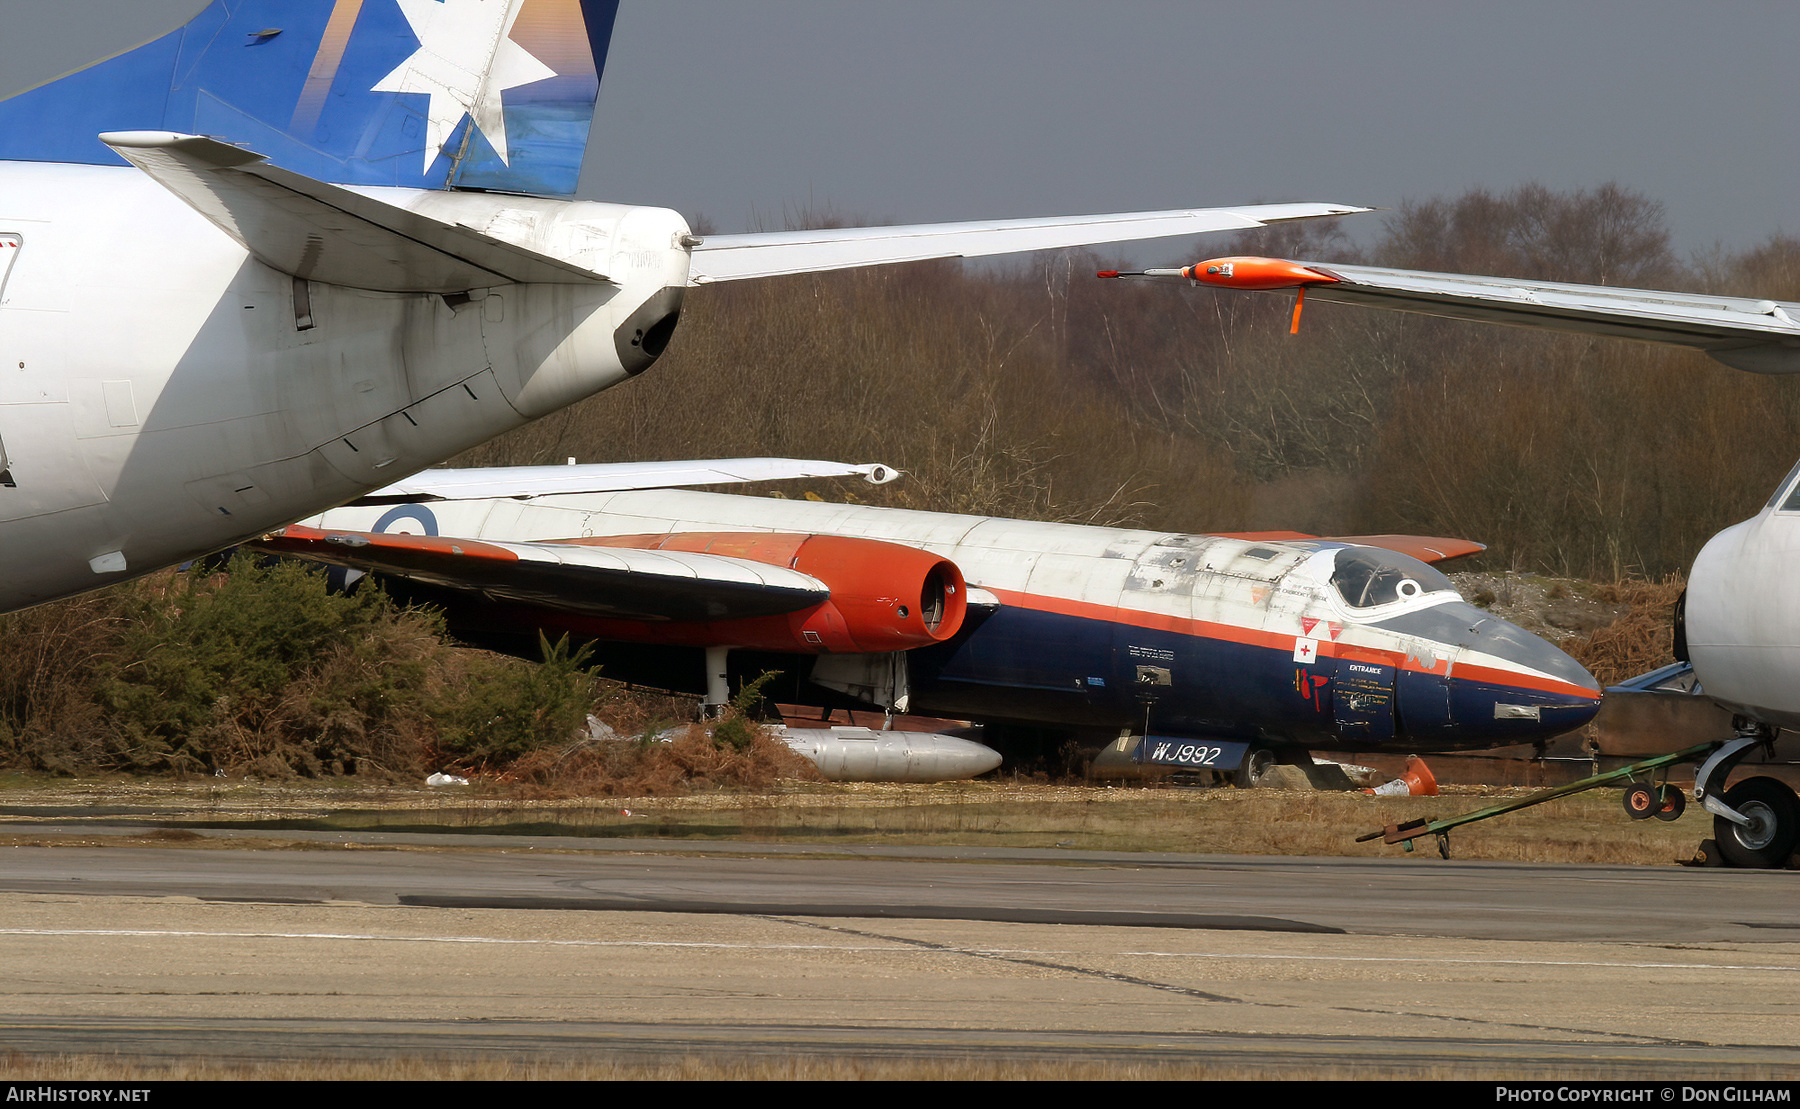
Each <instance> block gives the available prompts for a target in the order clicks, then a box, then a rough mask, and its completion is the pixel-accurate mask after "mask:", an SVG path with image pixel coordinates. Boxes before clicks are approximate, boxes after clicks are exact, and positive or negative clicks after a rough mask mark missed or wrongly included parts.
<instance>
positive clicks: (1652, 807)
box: [1623, 783, 1662, 820]
mask: <svg viewBox="0 0 1800 1109" xmlns="http://www.w3.org/2000/svg"><path fill="white" fill-rule="evenodd" d="M1623 801H1624V805H1625V814H1626V815H1627V816H1629V817H1631V819H1633V820H1648V819H1649V818H1650V817H1652V816H1655V815H1656V810H1657V809H1659V808H1661V807H1662V802H1661V801H1659V800H1657V797H1656V787H1655V786H1648V785H1643V784H1642V783H1633V784H1631V785H1628V786H1626V787H1625V797H1624V798H1623Z"/></svg>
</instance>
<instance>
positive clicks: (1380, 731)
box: [1332, 662, 1394, 739]
mask: <svg viewBox="0 0 1800 1109" xmlns="http://www.w3.org/2000/svg"><path fill="white" fill-rule="evenodd" d="M1332 702H1333V706H1334V707H1335V708H1336V710H1337V724H1338V730H1339V731H1340V732H1342V733H1343V734H1345V735H1357V736H1362V737H1366V738H1369V739H1391V738H1392V737H1393V735H1394V668H1393V667H1392V666H1379V665H1375V664H1373V663H1367V662H1340V663H1339V664H1338V669H1337V680H1336V681H1334V682H1333V683H1332Z"/></svg>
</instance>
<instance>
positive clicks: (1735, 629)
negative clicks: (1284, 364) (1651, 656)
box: [1100, 258, 1800, 867]
mask: <svg viewBox="0 0 1800 1109" xmlns="http://www.w3.org/2000/svg"><path fill="white" fill-rule="evenodd" d="M1100 276H1101V277H1136V278H1151V279H1161V280H1174V281H1189V282H1192V283H1194V284H1198V285H1211V286H1216V287H1219V288H1227V289H1232V288H1235V289H1258V290H1273V289H1294V290H1296V301H1295V306H1294V313H1295V314H1294V324H1295V326H1296V327H1298V325H1299V313H1300V305H1301V299H1300V298H1304V297H1306V296H1311V297H1312V298H1313V299H1315V300H1330V301H1338V302H1342V303H1345V304H1365V305H1370V306H1373V307H1378V308H1392V309H1397V310H1399V311H1405V312H1419V313H1423V314H1426V315H1432V316H1446V317H1449V318H1451V319H1465V320H1485V321H1492V322H1495V323H1508V324H1516V325H1519V326H1524V327H1535V328H1540V329H1544V330H1550V331H1568V332H1575V333H1579V334H1588V335H1610V336H1617V337H1620V338H1625V339H1637V340H1640V341H1644V342H1653V343H1669V344H1674V345H1677V346H1686V347H1693V348H1695V349H1697V350H1702V351H1705V352H1706V354H1707V355H1708V356H1710V357H1712V358H1713V359H1715V360H1717V361H1719V362H1723V363H1724V364H1725V365H1727V366H1731V367H1733V368H1735V369H1740V370H1749V371H1751V372H1753V373H1765V374H1791V373H1800V322H1796V321H1800V304H1795V303H1792V302H1785V301H1773V300H1751V299H1748V298H1743V297H1724V296H1701V295H1697V294H1694V293H1666V292H1654V291H1648V290H1642V289H1618V288H1611V287H1606V286H1598V285H1572V284H1566V283H1560V282H1548V281H1523V280H1517V279H1513V278H1501V277H1472V276H1467V275H1463V274H1449V273H1425V272H1421V271H1416V270H1394V269H1380V268H1376V267H1371V266H1339V265H1329V264H1319V263H1313V262H1295V261H1289V260H1286V259H1279V258H1215V259H1212V260H1210V261H1205V262H1198V263H1196V264H1194V265H1192V266H1188V267H1185V268H1183V269H1168V270H1146V271H1143V272H1141V273H1118V272H1115V271H1106V272H1103V273H1102V274H1100ZM1796 552H1800V465H1796V466H1795V467H1794V469H1793V470H1791V471H1789V473H1788V475H1787V477H1785V478H1783V479H1782V481H1781V484H1780V485H1779V486H1777V487H1776V489H1775V492H1774V495H1772V496H1771V497H1770V498H1769V500H1768V502H1767V503H1766V504H1764V505H1763V508H1762V511H1761V512H1758V513H1757V514H1756V515H1755V516H1754V517H1752V518H1751V519H1749V520H1745V521H1744V522H1743V523H1741V524H1735V525H1733V526H1732V527H1729V528H1726V529H1725V530H1724V531H1722V532H1720V533H1719V534H1717V535H1715V536H1713V537H1712V539H1710V540H1709V541H1708V542H1707V544H1706V545H1705V546H1704V547H1702V548H1701V550H1700V553H1699V555H1698V556H1696V557H1695V559H1694V567H1693V569H1692V571H1690V572H1689V574H1688V587H1687V593H1686V595H1685V597H1684V598H1683V601H1682V606H1681V610H1680V613H1679V614H1678V616H1677V623H1676V644H1675V649H1676V656H1677V657H1678V658H1681V659H1683V660H1684V661H1687V662H1689V663H1691V664H1692V666H1693V669H1694V676H1695V677H1696V678H1697V679H1698V680H1699V689H1700V690H1701V691H1703V692H1704V693H1705V695H1706V696H1708V697H1710V698H1712V699H1713V700H1714V701H1716V702H1718V703H1719V704H1720V705H1722V706H1724V707H1725V708H1726V709H1728V710H1730V711H1731V712H1733V713H1735V714H1737V729H1738V734H1737V738H1735V739H1733V740H1732V741H1731V742H1729V743H1726V744H1725V745H1724V746H1723V747H1721V748H1719V750H1717V751H1715V752H1714V753H1713V754H1712V755H1711V757H1709V758H1708V759H1707V760H1706V762H1705V763H1703V764H1702V765H1701V767H1700V771H1699V773H1698V774H1697V775H1696V777H1695V781H1694V798H1695V800H1698V801H1700V802H1701V803H1702V804H1703V805H1704V806H1705V808H1706V810H1707V811H1708V812H1710V813H1712V814H1713V817H1714V821H1713V823H1714V829H1715V833H1716V838H1717V840H1718V842H1719V846H1720V848H1721V849H1722V850H1723V851H1724V853H1725V856H1726V858H1727V859H1729V860H1730V861H1732V862H1733V863H1735V864H1737V865H1739V866H1754V867H1770V866H1781V865H1783V864H1785V863H1786V862H1787V860H1788V858H1789V857H1790V856H1791V855H1793V853H1794V850H1795V848H1796V846H1800V799H1797V798H1796V797H1795V794H1794V791H1793V789H1792V788H1791V787H1789V786H1788V785H1787V784H1786V783H1785V782H1782V781H1781V780H1779V779H1776V778H1771V777H1765V776H1759V777H1753V778H1747V779H1745V780H1743V781H1741V782H1739V783H1738V784H1736V785H1734V786H1732V787H1731V788H1730V789H1729V790H1725V791H1724V792H1723V795H1722V796H1721V794H1720V787H1722V786H1723V785H1724V784H1725V781H1726V778H1727V777H1728V776H1729V775H1730V773H1731V771H1732V769H1733V768H1734V767H1735V766H1736V765H1737V764H1738V763H1739V762H1740V761H1742V760H1743V758H1744V757H1745V756H1746V755H1748V754H1749V753H1750V752H1751V750H1752V749H1753V748H1755V747H1756V746H1758V745H1765V746H1766V745H1767V744H1768V743H1769V742H1770V741H1771V740H1772V739H1773V738H1774V735H1775V732H1776V730H1777V729H1779V728H1800V555H1797V553H1796Z"/></svg>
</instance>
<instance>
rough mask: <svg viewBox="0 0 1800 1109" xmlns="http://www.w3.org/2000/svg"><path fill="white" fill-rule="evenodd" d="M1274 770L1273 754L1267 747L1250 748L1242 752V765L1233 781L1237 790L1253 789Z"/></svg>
mask: <svg viewBox="0 0 1800 1109" xmlns="http://www.w3.org/2000/svg"><path fill="white" fill-rule="evenodd" d="M1273 769H1275V752H1273V751H1271V750H1269V749H1268V748H1267V747H1252V748H1250V749H1249V750H1248V751H1245V752H1244V762H1243V765H1241V766H1239V767H1238V769H1237V774H1236V776H1235V777H1234V779H1233V784H1235V785H1236V786H1237V787H1238V788H1239V789H1255V788H1256V787H1257V785H1258V784H1259V783H1260V782H1261V781H1262V780H1263V779H1264V778H1266V777H1268V776H1269V771H1271V770H1273Z"/></svg>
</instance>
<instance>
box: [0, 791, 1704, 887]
mask: <svg viewBox="0 0 1800 1109" xmlns="http://www.w3.org/2000/svg"><path fill="white" fill-rule="evenodd" d="M6 786H7V787H8V788H6V789H5V792H4V793H3V794H0V796H4V798H5V801H6V803H7V805H8V806H9V807H10V808H11V809H12V811H14V812H15V813H21V814H22V813H23V812H25V811H28V810H29V809H30V808H31V807H33V806H38V805H41V806H43V807H44V808H45V809H46V811H47V814H48V815H47V816H46V819H53V820H55V821H56V822H58V823H59V824H64V825H67V824H68V823H69V820H70V818H69V816H68V813H69V811H70V809H71V808H74V807H77V806H79V805H81V804H84V803H89V802H99V801H104V802H105V803H107V804H108V805H112V806H118V805H128V806H132V807H134V808H142V809H151V810H159V811H161V812H162V813H163V814H164V816H163V819H167V820H169V821H170V822H172V823H173V822H176V821H179V822H180V824H181V825H182V826H186V827H204V825H205V823H206V822H208V821H214V820H217V821H223V822H230V823H232V824H233V825H234V826H236V827H240V828H241V827H243V825H244V823H245V822H246V821H257V820H267V821H271V822H274V821H284V820H293V819H302V818H303V819H306V820H308V821H309V822H311V823H313V824H315V825H317V824H321V823H322V824H325V825H327V826H330V827H333V828H338V829H342V830H344V831H345V832H347V833H352V834H354V833H357V832H379V831H380V830H381V829H382V828H384V827H390V826H391V827H406V828H408V829H414V830H416V829H418V828H420V827H429V826H433V825H435V826H437V827H440V828H442V829H443V830H444V831H445V832H484V831H496V830H501V829H515V830H517V829H524V828H529V829H530V830H531V832H532V833H533V834H541V835H555V834H567V835H574V836H581V837H588V838H592V837H600V838H666V839H692V840H703V841H707V842H721V841H725V842H729V841H736V842H742V843H783V844H816V845H820V846H851V845H879V846H886V845H900V844H913V845H925V846H944V847H950V846H974V847H1021V848H1040V849H1041V848H1060V849H1064V850H1083V851H1118V852H1133V851H1166V852H1181V853H1201V854H1245V855H1316V856H1327V857H1329V856H1340V857H1347V858H1380V857H1386V856H1398V855H1401V854H1402V851H1401V849H1400V848H1398V847H1390V846H1386V845H1383V844H1381V843H1357V842H1356V837H1357V836H1359V835H1362V834H1364V833H1367V832H1372V831H1376V830H1378V829H1381V828H1384V827H1386V826H1387V825H1389V824H1399V823H1402V822H1404V821H1407V820H1413V819H1419V818H1426V819H1434V818H1443V817H1448V816H1453V815H1456V814H1460V813H1465V812H1470V811H1473V810H1476V809H1481V808H1486V807H1488V806H1490V805H1494V804H1497V803H1499V802H1501V801H1503V800H1507V799H1513V798H1518V797H1522V796H1525V795H1526V794H1527V793H1529V792H1531V791H1529V790H1525V789H1505V788H1497V787H1476V786H1448V787H1446V788H1447V789H1448V790H1450V791H1451V792H1449V793H1447V794H1446V795H1444V796H1440V797H1422V798H1384V797H1372V796H1370V795H1368V794H1362V793H1318V792H1310V791H1290V790H1275V789H1256V790H1234V789H1226V788H1219V789H1198V788H1170V787H1164V788H1136V787H1106V786H1042V785H1018V784H1013V783H1007V782H949V783H944V784H941V785H868V784H850V783H832V782H816V781H815V782H798V781H793V780H786V781H783V782H780V783H778V784H776V785H774V786H772V787H770V788H766V789H760V790H744V789H723V788H719V787H716V786H715V787H711V788H707V789H703V790H696V791H693V792H689V793H687V794H685V795H681V796H666V795H665V796H651V795H644V794H638V795H614V796H605V797H602V796H597V795H591V794H590V795H587V796H571V795H569V794H567V793H563V792H560V791H554V790H543V791H541V792H540V791H539V790H538V789H537V788H536V787H530V786H519V785H516V784H510V783H505V782H499V781H496V780H493V779H479V780H477V782H476V784H475V785H474V786H473V787H470V788H469V789H462V790H455V791H443V790H439V791H432V790H425V789H412V790H405V789H398V788H396V787H394V786H392V785H386V786H369V787H353V786H348V785H345V784H343V783H339V784H336V785H332V786H329V787H328V786H325V785H323V784H314V783H255V782H243V781H237V782H230V783H224V784H216V783H207V784H199V783H194V784H188V785H175V784H169V783H162V782H142V783H128V782H119V781H106V782H87V783H69V782H55V783H50V785H49V787H48V788H37V786H38V783H37V782H36V781H35V780H24V779H18V778H14V779H12V780H10V781H9V782H7V783H6ZM21 787H24V788H21ZM1619 797H1620V794H1619V791H1618V790H1616V789H1604V790H1595V791H1593V792H1591V793H1586V794H1581V795H1578V796H1575V797H1569V798H1564V799H1562V800H1559V801H1553V802H1551V803H1549V804H1546V805H1540V806H1537V807H1535V808H1531V809H1526V810H1524V811H1523V812H1518V813H1514V814H1511V815H1508V816H1504V817H1500V818H1498V819H1494V820H1488V821H1483V822H1481V823H1477V824H1473V825H1469V826H1466V827H1463V828H1459V829H1457V830H1456V831H1455V832H1453V833H1452V834H1451V853H1452V857H1453V858H1455V859H1457V860H1475V859H1484V860H1502V861H1515V862H1544V863H1598V864H1613V865H1632V866H1668V865H1672V864H1674V863H1676V862H1678V861H1685V860H1687V859H1690V858H1691V857H1692V856H1693V854H1694V852H1695V849H1696V848H1697V847H1698V845H1699V843H1700V841H1701V840H1702V839H1704V838H1707V837H1709V836H1711V835H1712V822H1711V820H1710V819H1709V818H1708V817H1707V816H1706V814H1704V813H1701V812H1699V810H1698V809H1697V808H1696V807H1691V806H1690V808H1689V811H1688V813H1687V815H1685V816H1684V817H1683V818H1682V819H1681V820H1678V821H1674V822H1667V823H1665V822H1663V821H1660V820H1645V821H1633V820H1630V819H1628V818H1627V817H1626V815H1625V813H1624V810H1623V808H1622V807H1621V805H1620V803H1619ZM14 819H15V821H16V822H23V821H24V820H25V819H26V818H25V817H24V816H22V815H21V816H18V817H15V818H14ZM149 819H154V818H149ZM19 830H20V831H21V832H22V831H23V829H19ZM268 836H269V838H270V839H271V840H280V839H281V835H280V833H279V832H270V833H268ZM103 838H104V840H105V841H106V842H109V843H118V844H119V845H120V846H124V845H126V844H127V843H128V842H141V843H143V844H145V845H156V844H157V843H158V842H159V841H157V840H154V839H149V838H140V839H137V840H131V841H127V840H122V839H121V838H120V837H113V836H106V837H103ZM77 840H78V841H79V842H82V843H93V842H99V840H97V839H96V838H95V837H94V836H91V835H83V834H78V833H77V834H74V836H73V838H71V839H66V840H65V841H64V842H75V841H77ZM4 842H34V843H44V842H47V841H46V840H44V839H43V838H42V837H38V836H30V835H29V834H26V835H14V836H7V837H5V838H4ZM195 846H207V847H238V846H244V844H243V841H242V840H241V839H239V838H211V837H209V838H207V839H206V840H204V841H203V842H201V843H199V844H195ZM1410 857H1412V858H1416V859H1423V860H1428V861H1429V862H1431V863H1435V862H1436V861H1437V858H1438V853H1437V850H1436V845H1435V843H1434V842H1433V841H1432V840H1430V839H1425V840H1421V841H1419V842H1418V846H1417V849H1416V850H1415V851H1414V852H1413V853H1412V855H1411V856H1410Z"/></svg>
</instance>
